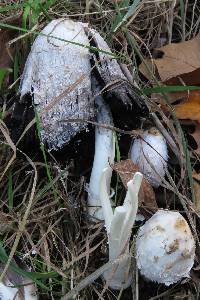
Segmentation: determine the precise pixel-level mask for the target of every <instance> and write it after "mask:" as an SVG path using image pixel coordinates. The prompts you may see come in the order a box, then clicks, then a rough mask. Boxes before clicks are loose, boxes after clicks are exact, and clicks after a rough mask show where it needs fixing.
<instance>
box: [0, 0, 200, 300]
mask: <svg viewBox="0 0 200 300" xmlns="http://www.w3.org/2000/svg"><path fill="white" fill-rule="evenodd" d="M119 2H120V1H119ZM170 4H171V3H170ZM74 5H76V4H74ZM148 5H149V4H147V5H146V7H145V5H144V6H142V5H141V6H140V10H141V11H138V12H139V14H138V15H137V16H135V19H133V24H134V26H135V24H137V25H138V21H139V20H140V19H144V15H145V14H146V13H147V11H148V13H149V11H150V12H151V10H152V13H154V12H156V13H158V12H160V11H161V12H163V11H165V10H164V5H162V4H160V3H158V4H157V5H156V6H154V5H152V6H151V7H148ZM167 5H168V4H166V7H165V8H166V9H167ZM178 5H179V4H177V7H178ZM110 6H111V4H110V3H109V6H108V7H107V8H108V9H112V6H111V7H110ZM95 8H96V7H95ZM147 8H149V9H147ZM76 9H77V10H78V9H80V7H78V8H77V7H76ZM91 9H94V8H93V7H92V8H91ZM143 9H144V11H143ZM175 9H176V7H175ZM166 11H167V10H166ZM76 12H77V11H76ZM78 12H79V13H82V12H80V11H78ZM165 13H166V12H165ZM111 15H112V12H111ZM105 16H106V18H110V13H109V16H107V15H105ZM79 17H80V16H78V18H79ZM166 19H167V18H166ZM91 20H92V21H93V22H94V23H95V24H97V27H98V26H102V22H101V19H100V20H98V21H97V19H95V18H94V19H93V16H92V17H91ZM154 20H155V21H156V20H157V16H155V18H154ZM107 21H108V19H107ZM125 21H126V20H125V19H123V18H122V21H121V22H120V23H119V24H120V26H122V25H123V23H125ZM135 21H136V23H134V22H135ZM98 22H99V23H98ZM147 22H149V20H147ZM128 25H129V29H130V30H132V24H131V23H129V24H128ZM103 26H104V24H103ZM120 26H118V27H119V28H120ZM119 28H118V29H119ZM134 30H137V26H135V27H134ZM103 32H105V31H104V30H103ZM152 34H153V32H152ZM141 36H142V32H141ZM113 37H114V39H115V42H114V46H117V47H116V48H118V47H119V44H120V46H122V47H124V48H123V51H124V49H125V48H126V40H123V38H124V37H123V31H121V30H118V31H116V33H115V34H113ZM156 38H157V39H158V40H159V38H158V37H157V36H156V35H155V36H154V40H155V39H156ZM197 39H198V38H194V39H193V40H195V42H192V41H193V40H191V41H187V42H183V43H177V44H173V46H172V47H171V45H172V44H170V45H168V46H166V47H167V48H165V49H164V48H160V49H159V50H160V51H161V52H163V53H164V56H163V59H165V60H164V66H165V67H162V64H163V63H162V58H161V59H159V62H158V67H157V65H156V64H155V66H154V67H155V68H156V73H155V74H156V75H158V76H159V77H158V79H159V80H161V82H162V84H163V85H166V84H167V85H168V84H170V85H171V84H176V85H182V84H190V85H194V84H195V85H198V84H199V82H198V78H200V77H198V76H196V75H197V74H198V72H199V65H198V63H197V62H195V64H194V62H192V63H191V61H190V58H188V57H189V56H190V55H189V51H191V49H192V51H193V48H191V47H192V46H195V47H196V48H198V45H197V44H198V41H197ZM166 40H167V39H166ZM119 41H120V42H119ZM145 42H146V43H149V45H150V43H151V42H150V41H149V40H148V38H146V39H145ZM184 43H187V44H184ZM183 44H184V45H183ZM178 45H179V46H178ZM140 46H141V44H140ZM176 46H178V47H179V49H181V51H180V53H181V60H180V59H177V48H176ZM183 46H184V47H183ZM183 48H186V49H187V51H186V52H187V53H186V52H184V51H185V50H184V49H183ZM196 48H194V49H196ZM175 52H176V55H175ZM199 53H200V52H199ZM199 53H195V54H193V55H192V57H197V56H195V55H199ZM131 55H132V53H131ZM184 56H185V57H184ZM187 59H188V62H187ZM155 60H157V59H155ZM174 60H177V61H179V63H177V64H176V68H175V67H174V66H175V64H174ZM11 65H12V64H11ZM131 67H132V66H131ZM187 67H188V69H187ZM195 68H196V69H195ZM130 69H131V68H130ZM186 69H187V70H186ZM165 70H166V73H165ZM182 70H184V72H185V73H183V72H182ZM196 79H197V81H195V80H196ZM170 80H171V81H170ZM187 80H188V81H187ZM190 80H191V81H190ZM172 81H173V82H172ZM151 82H152V81H151ZM174 94H175V93H173V94H171V95H172V96H174ZM157 96H158V95H157ZM193 96H194V95H193ZM174 99H175V100H174ZM174 99H173V100H172V102H174V101H177V100H180V101H179V104H178V105H176V103H175V104H174V109H175V110H177V111H176V112H177V116H178V118H180V120H183V119H185V118H186V119H190V120H194V118H195V122H197V123H196V124H197V125H196V131H195V132H196V133H197V134H198V132H199V131H198V130H197V128H198V123H199V119H198V117H197V116H196V117H194V115H192V113H191V112H190V111H188V106H186V104H187V105H188V104H189V108H191V107H193V108H194V110H196V111H197V107H198V99H196V100H194V99H192V92H184V93H183V94H180V93H179V95H177V94H176V96H174ZM150 101H152V99H151V100H150ZM154 101H155V100H154ZM160 101H161V103H164V104H165V102H164V101H163V98H162V96H161V97H160ZM157 103H159V101H158V102H157ZM179 105H180V106H179ZM181 105H182V107H181ZM183 105H185V106H183ZM155 111H156V112H157V111H159V108H158V110H155ZM196 111H195V113H196ZM164 112H165V117H167V118H168V117H170V113H169V109H168V108H167V109H166V111H164ZM187 113H188V114H187ZM161 121H162V122H163V124H166V123H165V122H164V121H163V120H162V118H161ZM148 122H149V120H148V121H147V123H148ZM170 122H171V120H170ZM170 122H169V123H170ZM144 126H148V124H147V125H146V124H144ZM167 130H168V133H169V134H171V128H168V127H167ZM3 131H4V130H3ZM4 132H5V131H4ZM6 132H8V130H6ZM27 132H29V131H28V130H27ZM173 134H175V135H176V134H177V132H176V130H174V131H173ZM193 136H194V137H195V133H194V134H193ZM90 137H91V136H90ZM131 139H132V137H129V140H128V141H129V143H130V140H131ZM196 139H197V141H198V138H197V137H196ZM1 140H2V141H3V145H4V148H2V149H1V153H2V156H1V157H2V166H1V174H3V176H2V182H1V187H2V196H1V207H2V213H4V214H5V212H4V211H6V215H5V216H6V218H4V219H5V223H6V222H7V221H6V220H7V219H8V221H9V223H8V225H7V226H4V224H3V226H2V228H1V230H2V232H3V233H4V235H5V244H4V245H5V248H6V249H7V250H8V253H9V252H10V249H11V248H12V247H13V238H15V237H16V232H17V230H18V225H19V224H20V221H19V220H20V218H22V217H23V215H24V213H25V212H26V207H27V204H28V203H29V200H30V190H31V189H34V188H35V187H34V185H33V178H34V177H33V176H34V171H33V170H32V161H30V160H26V158H27V157H26V155H27V154H25V153H27V149H23V151H25V153H24V152H23V151H22V150H18V149H17V158H15V160H14V161H13V160H12V159H13V153H12V151H11V149H12V148H13V145H12V143H10V147H9V146H8V145H9V139H7V140H5V138H4V137H3V135H2V138H1ZM87 140H89V141H91V140H90V138H89V139H88V136H87ZM128 145H129V144H128V143H127V147H124V145H122V143H120V147H121V149H124V148H126V151H125V153H126V155H124V153H122V155H123V157H124V156H126V158H127V153H128V151H127V149H128ZM177 147H179V146H177ZM29 150H30V149H29ZM76 151H78V150H77V148H76ZM72 152H73V150H71V151H69V152H68V153H67V155H68V156H69V157H71V161H70V162H69V161H68V158H67V159H66V156H65V158H64V157H63V158H62V159H61V158H60V157H59V155H56V154H54V153H47V161H48V168H49V171H50V174H51V178H52V180H51V179H50V178H49V177H48V176H47V174H46V169H47V164H46V163H45V161H44V159H43V157H42V156H41V153H40V154H39V155H38V153H37V154H36V153H34V164H35V165H36V169H37V172H38V174H39V176H40V177H39V178H40V180H39V181H38V182H37V185H36V190H35V197H34V202H33V203H32V204H31V211H30V212H29V216H28V219H27V223H26V226H25V230H24V232H23V235H22V240H21V245H20V246H18V248H17V250H19V249H20V251H21V252H22V253H24V252H25V253H26V254H27V259H26V260H27V262H28V264H29V265H30V266H31V267H32V270H35V271H41V270H45V271H46V272H47V271H49V270H53V271H54V272H55V273H56V274H57V275H56V276H57V277H56V278H53V277H52V278H50V279H47V280H46V281H42V283H44V284H45V285H46V288H47V290H48V291H47V292H44V290H43V289H42V288H41V290H40V292H41V291H42V292H41V299H44V297H47V299H51V296H49V295H52V293H53V295H54V297H55V299H59V298H60V292H59V291H60V285H62V290H63V291H64V293H63V294H66V292H69V293H70V290H71V294H72V295H73V296H74V295H75V294H76V287H77V293H79V295H81V296H80V297H81V299H88V298H93V299H97V297H98V298H99V299H101V298H102V296H101V290H102V288H103V283H102V281H101V280H100V279H98V277H99V275H98V276H95V274H96V273H95V272H97V271H98V270H99V269H98V267H101V266H102V265H104V263H105V262H106V257H107V248H106V243H105V233H104V231H103V230H102V227H103V226H102V224H95V225H94V224H91V223H90V222H88V221H87V220H86V218H85V214H86V211H85V207H86V203H85V196H84V195H85V191H84V183H85V179H84V178H83V177H82V179H81V180H80V178H79V175H80V173H78V174H79V175H78V176H77V172H76V170H75V165H76V164H77V163H78V161H76V160H77V157H78V155H77V156H73V155H72ZM122 152H123V150H122ZM28 153H29V155H30V156H32V154H31V153H30V152H28ZM181 153H182V152H180V155H182V154H181ZM35 154H36V156H35ZM82 155H84V153H82ZM19 156H20V157H19ZM90 160H91V158H90ZM172 160H173V158H172ZM27 161H28V162H27ZM183 161H184V159H183ZM66 162H67V166H66ZM84 164H85V166H84V169H82V173H81V174H86V176H85V175H84V176H85V177H88V173H87V171H86V170H88V168H90V166H91V161H88V162H86V163H84ZM120 164H121V165H120ZM176 166H177V161H176V160H175V163H174V164H173V162H172V164H170V174H172V176H173V180H175V182H176V183H177V182H178V187H177V188H178V190H179V191H180V192H179V196H180V193H181V198H182V199H184V200H182V201H183V202H184V201H185V202H184V203H185V204H186V209H184V212H183V213H184V214H185V213H186V214H188V213H190V211H189V207H190V206H189V204H188V202H187V200H185V199H187V197H189V198H190V188H189V187H188V183H186V180H185V178H183V177H181V178H180V176H179V169H178V168H176ZM6 168H7V169H9V170H12V173H13V178H12V185H13V189H11V191H12V190H13V199H14V208H13V209H12V208H10V210H9V203H8V201H7V199H6V197H7V186H8V185H10V184H11V183H8V178H7V173H4V170H5V169H6ZM113 168H114V169H115V168H116V171H117V172H118V174H119V176H120V177H121V179H122V182H123V184H124V187H125V188H126V183H127V181H128V180H129V179H130V178H132V176H133V174H134V172H135V171H136V170H137V166H134V165H133V164H132V163H131V162H130V160H122V161H121V162H120V163H119V165H117V164H116V165H115V166H113ZM182 168H185V166H182ZM66 169H67V173H66V174H65V175H63V174H64V173H65V171H66ZM173 169H175V172H174V173H173ZM183 171H184V170H183ZM182 173H183V174H186V173H187V171H185V173H184V172H182ZM197 174H198V173H197ZM193 178H194V181H195V182H196V183H197V188H196V189H197V192H196V193H197V199H198V190H199V188H198V184H199V183H198V180H197V177H196V175H195V174H194V172H193ZM170 180H171V179H170ZM173 180H172V181H173ZM170 182H171V181H170ZM143 186H144V187H143V190H144V191H145V192H143V195H142V196H141V199H142V200H141V203H142V205H144V206H147V207H149V208H155V207H158V206H159V207H163V208H171V209H178V210H182V209H183V208H182V206H181V205H180V202H179V199H178V197H177V191H176V190H175V189H174V186H173V187H171V191H175V192H174V193H171V194H170V192H169V190H166V189H163V188H162V189H160V190H159V191H156V192H155V191H154V190H153V189H152V188H151V187H149V186H148V184H147V183H146V182H144V183H143ZM11 191H10V193H11ZM147 191H148V193H149V194H148V193H147ZM146 195H148V196H149V195H150V196H149V197H147V198H146V200H145V196H146ZM165 195H166V197H165ZM155 199H156V200H155ZM161 199H162V202H161ZM148 201H149V202H148ZM172 203H173V205H172ZM170 205H171V206H170ZM187 205H188V206H187ZM198 207H199V206H198V203H196V207H195V210H194V212H195V211H196V210H197V211H198ZM192 218H194V220H195V221H197V224H198V219H196V213H194V215H192ZM18 234H20V233H18ZM44 235H45V236H44ZM32 253H35V254H32ZM35 258H36V259H35ZM197 259H198V256H197ZM47 266H48V268H47ZM104 266H106V265H104ZM100 273H101V272H100V271H99V274H100ZM90 275H92V276H91V277H89V276H90ZM100 275H101V274H100ZM49 276H50V275H49ZM87 278H88V279H87ZM91 278H92V280H91ZM93 278H95V279H96V280H97V281H96V283H93ZM60 282H61V284H60ZM66 282H67V284H66ZM190 282H191V281H189V280H188V279H186V281H184V282H182V285H178V286H177V287H176V290H174V287H172V288H170V289H164V288H163V287H159V288H158V286H157V285H154V284H149V283H148V282H145V281H144V280H143V279H142V278H141V277H140V278H139V286H136V288H138V289H139V291H140V296H139V299H149V298H150V297H153V298H152V299H154V298H155V299H158V297H159V298H161V297H162V295H163V296H165V295H167V296H172V297H176V296H177V297H179V296H180V295H191V294H192V291H193V286H192V283H190ZM81 283H82V284H83V283H85V284H83V285H82V287H81ZM52 284H53V286H54V287H55V288H54V291H52ZM88 284H90V287H88ZM69 285H70V288H69ZM83 287H84V288H83ZM57 291H58V293H57ZM130 294H131V292H130V291H128V292H127V293H126V292H125V294H123V296H122V297H121V299H132V298H131V295H130ZM136 294H137V291H136ZM158 294H161V295H158ZM145 295H146V298H145ZM106 296H108V297H109V298H110V299H113V297H116V295H113V292H110V291H109V290H108V291H107V294H106ZM119 297H120V296H119ZM63 299H68V298H67V297H65V296H64V298H63Z"/></svg>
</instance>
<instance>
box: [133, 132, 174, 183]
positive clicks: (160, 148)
mask: <svg viewBox="0 0 200 300" xmlns="http://www.w3.org/2000/svg"><path fill="white" fill-rule="evenodd" d="M131 159H132V161H133V162H134V163H135V164H136V165H137V166H138V167H139V171H140V172H141V173H143V174H144V176H145V178H146V179H147V180H148V181H149V183H150V184H151V185H152V186H154V187H158V186H159V185H160V184H161V183H162V181H163V179H164V176H165V170H166V168H167V159H168V153H167V144H166V140H165V138H164V137H163V135H162V134H161V133H160V132H159V131H158V129H157V128H155V127H152V128H150V129H149V130H146V131H144V133H143V134H142V137H141V138H137V139H135V140H134V142H133V145H132V147H131Z"/></svg>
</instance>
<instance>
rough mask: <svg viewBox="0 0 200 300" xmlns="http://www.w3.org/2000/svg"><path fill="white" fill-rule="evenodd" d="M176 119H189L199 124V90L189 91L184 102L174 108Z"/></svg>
mask: <svg viewBox="0 0 200 300" xmlns="http://www.w3.org/2000/svg"><path fill="white" fill-rule="evenodd" d="M174 109H175V113H176V116H177V118H178V119H183V120H185V119H189V120H193V121H198V122H199V123H200V90H199V91H191V93H190V95H189V97H188V99H187V101H186V102H184V103H182V104H178V105H176V106H174Z"/></svg>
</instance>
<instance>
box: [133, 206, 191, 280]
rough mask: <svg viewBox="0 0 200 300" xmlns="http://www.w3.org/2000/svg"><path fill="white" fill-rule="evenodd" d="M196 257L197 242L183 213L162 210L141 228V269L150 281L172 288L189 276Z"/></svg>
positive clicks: (139, 257) (137, 249)
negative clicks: (172, 285) (171, 286)
mask: <svg viewBox="0 0 200 300" xmlns="http://www.w3.org/2000/svg"><path fill="white" fill-rule="evenodd" d="M194 256H195V241H194V238H193V236H192V233H191V230H190V227H189V225H188V223H187V222H186V220H185V219H184V218H183V217H182V215H181V214H180V213H178V212H172V211H164V210H159V211H157V212H156V213H155V214H154V215H153V216H152V217H151V218H150V219H149V220H148V221H147V222H146V223H145V225H143V226H142V227H140V229H139V232H138V236H137V240H136V258H137V266H138V268H139V269H140V272H141V274H142V275H144V276H145V277H146V278H147V279H149V280H152V281H156V282H158V283H164V284H165V285H170V284H172V283H175V282H177V281H179V280H180V279H181V278H183V277H189V272H190V270H191V268H192V266H193V264H194Z"/></svg>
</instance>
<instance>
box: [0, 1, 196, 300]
mask: <svg viewBox="0 0 200 300" xmlns="http://www.w3.org/2000/svg"><path fill="white" fill-rule="evenodd" d="M199 11H200V5H199V2H198V1H189V0H185V1H183V0H180V1H178V0H177V1H174V0H172V1H146V0H144V1H131V0H130V1H129V0H124V1H120V0H116V1H109V0H105V1H103V0H99V1H87V0H86V1H62V0H60V1H57V0H49V1H43V0H37V1H32V0H27V1H25V0H24V1H20V0H19V1H17V0H15V1H11V0H10V1H9V0H5V1H1V3H0V28H1V31H0V47H1V51H0V87H1V92H0V93H1V98H0V104H1V115H0V116H1V122H0V141H1V144H0V153H1V164H0V191H1V192H0V215H1V222H2V223H1V224H0V231H1V244H0V259H1V261H2V263H5V262H6V261H8V264H7V266H9V264H10V261H12V259H13V258H15V259H16V261H17V263H18V260H19V259H20V260H21V261H24V263H25V264H26V265H27V266H28V268H29V270H31V273H29V274H28V276H29V277H30V278H31V280H33V281H34V282H35V283H36V284H37V287H38V295H39V299H74V298H73V297H75V298H76V299H122V300H129V299H139V300H147V299H151V300H153V299H199V297H200V296H199V278H200V276H199V242H198V237H199V210H200V204H199V202H198V201H199V200H198V195H199V194H198V193H199V191H200V188H199V182H200V180H199V176H198V174H199V167H200V164H199V152H198V150H199V148H198V141H199V137H200V135H196V136H192V135H191V133H193V131H194V128H195V130H196V131H195V132H197V133H198V131H197V129H198V127H197V126H198V124H197V123H195V122H196V121H198V120H199V119H195V118H192V117H191V116H189V117H187V116H186V117H183V114H182V115H180V116H178V114H177V116H178V118H177V117H176V116H175V115H174V113H173V112H174V110H176V108H175V105H176V104H178V103H180V102H181V101H182V98H183V95H181V96H179V97H177V98H176V102H173V103H172V105H171V104H170V105H169V102H170V101H171V100H170V99H171V98H170V95H169V93H167V94H165V95H163V93H164V92H168V91H169V90H166V89H164V88H163V86H166V84H167V85H168V86H169V85H170V86H171V85H172V84H174V83H173V82H172V83H171V82H170V83H169V82H166V81H164V80H162V78H160V77H162V76H160V77H159V75H161V74H157V72H154V73H153V71H151V70H150V73H151V76H150V77H151V78H149V76H147V77H145V76H144V72H141V69H139V65H140V64H141V63H142V62H144V59H145V58H151V59H152V58H157V57H160V55H161V57H162V55H163V54H162V53H160V52H158V51H156V50H155V49H156V48H160V47H162V46H165V45H168V44H171V43H181V42H184V41H187V40H191V39H192V38H194V37H196V36H197V35H198V32H199V23H200V18H199ZM63 17H64V18H65V17H68V18H71V19H73V20H79V21H82V22H88V23H89V24H90V25H91V26H92V27H93V28H95V29H96V30H97V31H99V32H100V33H101V35H102V36H103V37H104V39H105V40H106V41H107V43H108V45H109V46H110V49H111V50H112V51H113V53H115V54H116V56H117V57H118V61H119V63H120V64H121V66H122V68H123V69H124V72H125V74H126V77H127V78H128V80H130V81H132V80H133V79H134V81H135V82H136V83H137V85H138V87H139V90H140V92H141V94H140V96H139V98H140V101H141V102H140V104H139V105H138V103H134V104H133V105H134V109H133V110H131V112H130V111H126V110H124V111H122V112H120V113H119V111H117V108H116V107H115V106H114V104H113V107H112V108H111V110H112V112H113V114H114V126H115V127H116V128H115V129H116V134H117V136H118V144H117V145H118V147H119V152H118V157H117V158H116V160H117V161H119V160H120V159H121V160H122V159H123V160H124V159H127V158H128V157H129V148H130V145H131V142H132V136H131V135H130V134H127V133H126V134H124V130H126V131H127V130H129V131H130V130H140V129H146V128H149V127H151V126H157V127H158V126H159V124H160V127H159V129H160V130H161V131H162V130H164V129H163V128H165V129H166V130H167V143H168V150H169V162H168V170H169V174H167V176H166V181H167V183H168V184H163V185H162V186H160V187H159V188H158V189H155V190H154V192H155V199H154V201H156V206H157V207H159V208H167V209H171V210H178V211H180V212H181V213H182V215H183V216H184V217H186V219H187V220H188V221H189V223H190V227H191V228H192V232H193V234H194V236H195V239H196V241H197V246H196V258H195V265H194V268H193V270H192V271H191V274H190V275H191V278H188V279H184V280H183V281H182V282H178V283H177V284H175V285H171V286H169V287H165V286H164V285H161V284H156V283H152V282H149V281H146V280H145V279H144V278H143V277H142V276H140V275H139V274H138V276H139V278H138V280H137V271H136V268H135V270H134V274H135V275H134V280H135V281H134V284H133V285H132V287H130V288H129V289H127V290H125V291H121V292H116V291H112V290H109V289H108V288H106V287H105V282H103V280H102V279H101V277H99V278H98V279H96V280H95V281H94V280H92V279H93V278H95V277H96V276H95V275H96V273H95V272H96V271H97V270H98V268H100V267H101V266H103V265H104V264H105V263H106V262H107V261H108V250H107V237H106V233H105V230H104V226H103V223H102V222H98V223H95V222H92V221H91V220H89V219H88V215H87V209H86V207H87V192H86V183H87V182H88V181H89V177H90V172H91V167H92V162H93V155H94V138H95V136H94V125H93V124H89V125H88V130H87V131H86V132H81V133H79V134H78V135H77V136H75V137H74V138H73V140H72V141H71V142H70V143H69V144H68V145H66V146H65V147H64V148H63V149H62V150H60V151H51V152H49V151H48V147H47V145H43V144H42V143H40V139H39V132H40V128H38V126H37V124H38V123H37V122H36V125H35V124H32V123H31V121H32V120H33V118H34V111H33V107H32V99H31V98H30V97H26V99H25V100H24V101H23V103H19V95H18V89H19V83H20V77H21V75H22V72H23V68H24V64H25V61H26V58H27V56H28V53H29V51H30V48H31V45H32V43H33V41H34V39H35V37H36V35H37V34H38V32H40V30H41V29H42V28H44V26H45V25H46V24H48V22H49V21H50V20H52V19H57V18H63ZM183 47H185V46H183ZM193 49H194V48H190V50H188V51H190V52H189V53H192V51H193ZM161 52H162V51H161ZM168 56H169V55H168ZM189 56H190V55H189ZM191 56H192V54H191ZM185 59H186V56H185ZM188 64H189V63H188ZM198 64H200V63H199V61H194V64H193V65H194V66H197V65H198ZM167 65H169V63H168V64H166V65H165V67H166V66H167ZM190 65H191V63H190ZM194 68H195V67H194ZM197 71H198V68H197ZM158 73H159V72H158ZM180 74H182V73H181V72H180ZM180 74H179V75H180ZM190 74H191V73H190ZM157 75H158V76H157ZM172 77H173V76H172ZM175 77H176V78H177V76H175ZM180 77H181V76H180ZM195 78H200V77H198V73H197V75H196V77H195ZM175 84H176V86H177V85H178V86H185V85H187V84H188V85H190V86H192V85H199V84H200V80H199V81H198V79H197V80H196V79H195V80H193V81H192V80H191V81H190V82H189V83H187V82H186V83H185V82H184V80H183V78H182V77H181V80H179V81H178V83H177V82H176V83H175ZM155 86H156V87H159V90H158V92H159V95H161V98H162V101H157V100H155V99H157V98H156V97H155V94H153V92H154V91H150V90H149V92H148V93H147V90H148V89H150V88H152V87H155ZM132 89H135V86H132ZM137 92H138V90H137ZM186 93H187V94H188V93H189V92H188V91H187V92H186ZM157 94H158V93H157ZM195 101H196V100H195ZM197 102H198V101H197ZM111 103H114V101H113V102H112V101H111ZM195 103H196V102H195ZM197 108H198V106H196V107H195V109H194V110H195V111H196V110H197ZM189 109H191V107H190V108H189ZM179 113H180V111H179ZM183 119H184V121H183ZM185 119H186V120H185ZM125 123H126V126H124V124H125ZM171 139H172V140H173V141H174V142H175V147H173V143H172V142H171ZM177 153H178V154H177ZM112 187H113V188H114V190H115V194H116V195H117V197H118V198H119V199H118V204H120V203H121V201H122V199H123V197H124V195H125V188H124V186H123V184H122V181H121V179H120V178H119V177H117V175H116V174H114V176H113V180H112ZM154 204H155V202H154ZM157 207H155V206H153V207H152V206H149V204H146V205H145V203H143V208H142V209H143V211H144V214H145V216H146V217H147V218H149V217H150V216H151V215H152V214H153V213H154V212H155V211H156V210H157V209H158V208H157ZM139 225H140V223H136V225H135V227H134V230H133V235H132V237H131V240H134V239H133V236H134V235H135V234H136V233H137V230H138V227H139ZM132 244H134V243H132ZM8 257H9V260H8ZM133 259H134V252H133ZM18 264H19V263H18ZM11 265H12V264H11ZM19 265H20V264H19ZM10 267H11V266H10ZM16 271H17V272H18V274H21V275H23V271H22V267H21V266H18V267H17V270H16ZM97 277H98V276H97ZM93 281H94V282H93ZM77 285H78V291H77V290H73V289H74V288H75V287H76V286H77ZM70 290H72V295H71V296H69V294H68V293H69V292H70ZM73 292H74V293H73ZM66 295H68V296H66Z"/></svg>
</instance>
